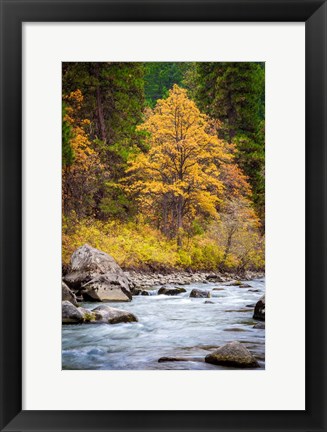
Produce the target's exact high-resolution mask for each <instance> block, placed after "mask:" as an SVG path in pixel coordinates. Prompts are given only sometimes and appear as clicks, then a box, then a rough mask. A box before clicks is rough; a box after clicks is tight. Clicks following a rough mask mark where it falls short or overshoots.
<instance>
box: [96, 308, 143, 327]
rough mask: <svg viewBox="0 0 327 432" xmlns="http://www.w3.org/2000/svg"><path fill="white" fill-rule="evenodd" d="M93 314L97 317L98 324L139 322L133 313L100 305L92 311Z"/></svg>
mask: <svg viewBox="0 0 327 432" xmlns="http://www.w3.org/2000/svg"><path fill="white" fill-rule="evenodd" d="M91 313H92V314H94V315H95V322H96V323H106V324H118V323H129V322H136V321H137V318H136V316H135V315H133V314H132V313H131V312H127V311H125V310H121V309H116V308H112V307H110V306H105V305H100V306H98V307H96V308H95V309H92V311H91Z"/></svg>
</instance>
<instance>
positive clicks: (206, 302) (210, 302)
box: [204, 300, 215, 304]
mask: <svg viewBox="0 0 327 432" xmlns="http://www.w3.org/2000/svg"><path fill="white" fill-rule="evenodd" d="M204 304H215V303H214V302H213V301H210V300H206V301H205V302H204Z"/></svg>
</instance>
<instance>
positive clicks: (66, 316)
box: [61, 300, 84, 324]
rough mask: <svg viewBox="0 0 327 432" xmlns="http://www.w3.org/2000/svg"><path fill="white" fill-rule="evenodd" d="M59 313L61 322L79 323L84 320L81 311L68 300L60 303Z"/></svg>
mask: <svg viewBox="0 0 327 432" xmlns="http://www.w3.org/2000/svg"><path fill="white" fill-rule="evenodd" d="M61 314H62V323H63V324H79V323H82V322H83V321H84V316H83V313H82V312H81V311H80V310H79V308H77V307H76V306H74V305H73V304H72V303H71V302H70V301H68V300H65V301H63V302H62V303H61Z"/></svg>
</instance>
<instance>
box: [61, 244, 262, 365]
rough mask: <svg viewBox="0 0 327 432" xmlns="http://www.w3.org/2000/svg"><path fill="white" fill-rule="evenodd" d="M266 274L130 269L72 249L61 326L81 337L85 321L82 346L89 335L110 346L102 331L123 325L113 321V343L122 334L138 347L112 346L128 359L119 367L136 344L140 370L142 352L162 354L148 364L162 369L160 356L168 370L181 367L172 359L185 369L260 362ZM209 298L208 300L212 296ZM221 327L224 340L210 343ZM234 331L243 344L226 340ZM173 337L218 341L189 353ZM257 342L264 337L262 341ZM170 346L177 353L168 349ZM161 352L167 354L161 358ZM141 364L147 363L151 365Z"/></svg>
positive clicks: (105, 257) (96, 254)
mask: <svg viewBox="0 0 327 432" xmlns="http://www.w3.org/2000/svg"><path fill="white" fill-rule="evenodd" d="M262 277H263V274H260V273H254V272H247V273H246V274H242V276H240V275H238V274H235V273H228V274H227V273H218V272H217V273H215V272H178V271H174V272H170V273H165V274H163V273H150V272H137V271H135V270H133V271H128V272H126V271H125V272H124V271H123V270H122V269H121V268H120V267H119V266H118V265H117V263H116V262H115V261H114V260H113V258H112V257H110V256H109V255H107V254H105V253H103V252H101V251H99V250H97V249H94V248H92V247H90V246H88V245H84V246H82V247H80V248H79V249H77V250H76V251H75V252H74V254H73V255H72V258H71V266H70V272H69V273H66V274H65V275H64V276H63V282H62V300H63V301H62V323H63V324H65V326H64V329H67V330H65V334H67V332H68V334H70V333H71V331H70V330H68V328H72V329H75V330H72V333H71V337H72V340H74V338H75V337H79V336H78V335H79V334H80V331H79V330H78V329H79V328H80V326H82V328H84V327H85V325H87V327H85V330H83V331H82V333H81V335H80V337H81V343H82V344H84V343H85V342H84V339H85V338H86V340H88V337H90V338H91V339H90V342H88V343H92V341H93V340H94V339H93V338H94V337H95V338H96V340H98V341H99V344H100V345H102V344H104V345H105V346H106V340H105V339H102V337H100V334H103V335H104V334H111V331H110V330H109V329H108V327H110V328H111V327H112V326H111V325H110V326H108V324H122V327H123V328H124V330H123V328H122V327H121V326H118V327H116V326H113V327H114V328H117V330H115V331H114V333H112V336H111V337H112V338H113V339H112V338H111V339H110V340H111V342H112V343H115V342H114V341H115V340H116V338H118V339H117V340H118V341H121V343H122V344H123V340H122V339H121V332H123V333H124V335H125V336H124V338H125V339H126V341H128V340H129V339H130V338H131V337H132V339H133V341H131V343H132V345H129V346H126V347H124V344H123V345H117V347H116V348H114V349H115V352H118V351H119V350H121V356H122V358H121V359H120V358H117V359H115V365H116V366H115V367H114V368H116V367H117V365H118V366H119V367H118V368H120V366H121V364H122V363H121V362H124V361H125V360H124V359H125V356H126V355H127V353H130V354H131V353H134V355H135V354H136V353H138V348H137V346H138V343H140V344H141V345H142V344H144V346H143V348H142V349H141V351H140V354H139V355H140V356H141V357H142V360H141V361H140V360H137V364H138V366H137V367H136V368H138V367H141V366H140V365H141V364H142V362H143V361H146V358H144V359H143V356H144V355H145V354H144V350H146V351H147V352H148V355H151V356H152V354H153V352H156V350H157V351H158V357H157V359H156V360H155V359H153V358H152V360H151V362H152V363H151V362H150V363H151V365H152V366H151V368H152V369H153V368H157V367H156V366H155V365H154V363H153V362H154V361H156V362H158V363H160V364H161V365H162V364H167V366H166V367H162V368H170V367H171V368H173V369H174V368H176V366H172V363H176V362H177V363H179V364H180V367H182V365H184V366H185V368H186V369H187V368H188V367H189V364H192V368H196V369H197V368H212V367H237V368H242V367H262V359H264V350H262V345H260V344H262V342H261V341H262V337H263V338H264V322H262V321H264V320H265V298H264V280H262ZM260 279H261V280H260ZM208 298H209V299H210V300H206V299H208ZM112 302H118V303H122V305H120V307H119V308H114V307H111V306H109V305H108V303H112ZM176 314H177V315H176ZM257 321H259V322H257ZM215 323H217V324H215ZM219 323H220V324H219ZM66 324H67V325H66ZM68 324H69V325H68ZM74 324H75V326H74ZM76 324H78V326H77V327H76ZM91 324H93V325H91ZM99 324H102V325H101V326H99ZM215 325H218V328H221V332H220V340H219V341H218V344H217V343H216V340H212V341H211V340H210V333H209V332H210V331H212V335H213V336H214V339H216V335H217V330H218V329H217V328H216V327H215ZM126 326H127V327H126ZM130 326H131V327H130ZM220 326H221V327H220ZM100 327H101V329H100ZM179 327H180V328H179ZM125 329H126V330H125ZM127 329H128V330H127ZM167 329H170V330H169V335H168V334H167V335H166V334H165V333H164V334H165V335H164V334H163V335H162V336H161V337H160V334H161V332H166V331H167ZM209 329H211V330H209ZM171 332H172V333H171ZM176 332H178V333H176ZM230 332H237V333H238V336H241V337H238V339H242V338H243V339H244V341H243V340H241V342H239V341H235V340H234V339H229V338H228V337H227V338H226V336H227V335H228V334H232V333H230ZM240 332H241V333H240ZM156 333H157V334H158V337H157V336H156ZM173 334H174V335H175V337H176V338H177V340H178V341H179V340H181V341H183V342H184V343H185V340H186V339H185V338H187V339H189V341H192V340H193V341H197V344H198V345H199V346H200V344H201V343H202V345H201V346H205V345H207V346H209V345H210V344H212V348H210V349H207V348H205V349H204V348H200V349H198V348H196V346H194V348H193V349H192V351H190V355H188V356H185V354H184V348H183V347H182V348H181V350H182V351H181V352H180V351H176V349H174V346H175V345H174V343H173V344H171V342H170V340H171V338H172V335H173ZM133 335H134V336H133ZM183 335H184V336H183ZM253 335H254V336H255V338H254V339H253ZM139 338H140V339H139ZM151 338H153V340H154V342H153V343H155V344H157V349H155V348H154V346H153V345H151V343H150V342H151ZM148 339H149V344H148ZM137 341H139V342H137ZM252 341H253V342H254V344H253V342H252ZM257 341H260V344H259V345H258V342H257ZM203 343H204V345H203ZM221 343H222V345H221ZM74 344H75V343H74ZM162 344H163V345H162ZM195 345H196V344H195ZM134 346H135V348H133V347H134ZM165 346H166V348H164V347H165ZM169 347H171V348H172V349H173V350H172V351H170V350H169V349H168V348H169ZM214 347H215V349H216V350H217V351H215V352H213V351H212V350H213V348H214ZM218 348H219V350H218ZM220 348H221V349H220ZM97 349H98V348H94V349H93V348H92V350H90V352H92V353H94V352H98V351H97ZM110 349H113V348H109V351H108V352H110ZM139 349H140V348H139ZM116 350H118V351H116ZM68 351H69V350H68ZM161 351H162V354H164V357H162V356H160V355H159V353H160V352H161ZM256 351H257V352H256ZM74 352H75V351H74ZM172 354H173V355H172ZM175 354H177V356H176V355H175ZM204 354H205V355H206V357H205V356H204ZM69 355H70V354H69ZM72 355H74V354H72ZM80 355H81V356H82V357H81V359H78V362H79V361H82V362H83V361H84V360H83V355H84V354H83V351H81V354H80ZM109 357H110V358H109V360H106V361H109V362H111V360H112V359H114V357H115V356H112V355H110V356H109ZM196 358H198V359H199V360H198V361H197V360H196ZM231 358H232V360H230V359H231ZM163 359H164V360H163ZM167 359H170V360H167ZM172 359H173V360H172ZM257 360H260V363H258V362H257ZM134 361H136V360H134ZM197 362H199V364H198V363H197ZM106 364H107V363H106ZM169 365H170V367H169ZM213 365H214V366H213ZM107 367H108V366H106V368H107ZM143 367H145V368H148V367H149V363H146V364H145V365H143ZM109 368H110V367H109ZM123 368H124V367H123ZM126 368H127V369H128V367H126Z"/></svg>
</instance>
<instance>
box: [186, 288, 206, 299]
mask: <svg viewBox="0 0 327 432" xmlns="http://www.w3.org/2000/svg"><path fill="white" fill-rule="evenodd" d="M190 297H194V298H210V297H211V294H210V291H205V290H200V289H197V288H194V289H192V291H191V294H190Z"/></svg>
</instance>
